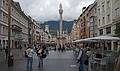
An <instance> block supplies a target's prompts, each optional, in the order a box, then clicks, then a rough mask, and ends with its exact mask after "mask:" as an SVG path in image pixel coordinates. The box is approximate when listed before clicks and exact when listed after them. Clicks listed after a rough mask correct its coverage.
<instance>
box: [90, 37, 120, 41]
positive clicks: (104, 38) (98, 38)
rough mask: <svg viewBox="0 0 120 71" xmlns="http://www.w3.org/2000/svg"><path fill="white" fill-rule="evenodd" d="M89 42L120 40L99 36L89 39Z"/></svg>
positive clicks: (119, 39)
mask: <svg viewBox="0 0 120 71" xmlns="http://www.w3.org/2000/svg"><path fill="white" fill-rule="evenodd" d="M89 40H106V41H120V38H119V37H113V36H98V37H93V38H89Z"/></svg>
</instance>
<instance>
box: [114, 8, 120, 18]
mask: <svg viewBox="0 0 120 71" xmlns="http://www.w3.org/2000/svg"><path fill="white" fill-rule="evenodd" d="M115 16H116V17H118V16H119V8H116V9H115Z"/></svg>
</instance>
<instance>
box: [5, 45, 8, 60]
mask: <svg viewBox="0 0 120 71" xmlns="http://www.w3.org/2000/svg"><path fill="white" fill-rule="evenodd" d="M5 54H6V60H7V59H8V46H6V48H5Z"/></svg>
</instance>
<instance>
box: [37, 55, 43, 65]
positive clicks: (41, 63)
mask: <svg viewBox="0 0 120 71" xmlns="http://www.w3.org/2000/svg"><path fill="white" fill-rule="evenodd" d="M41 65H43V58H42V56H40V57H39V65H38V66H39V67H40V66H41Z"/></svg>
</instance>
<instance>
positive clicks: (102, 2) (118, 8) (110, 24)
mask: <svg viewBox="0 0 120 71" xmlns="http://www.w3.org/2000/svg"><path fill="white" fill-rule="evenodd" d="M96 1H97V26H98V35H99V36H100V35H112V36H114V35H115V29H116V25H115V24H116V21H115V20H116V19H118V18H119V16H120V5H119V4H120V0H96ZM115 44H116V42H108V43H107V47H108V48H109V50H114V49H115V48H114V46H115ZM111 47H112V48H111ZM115 50H116V49H115Z"/></svg>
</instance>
